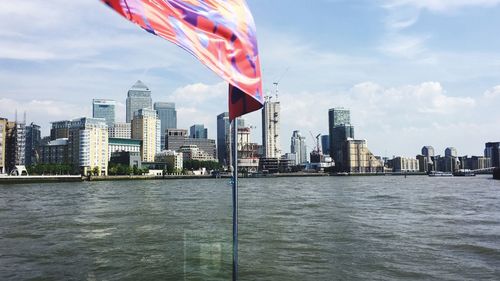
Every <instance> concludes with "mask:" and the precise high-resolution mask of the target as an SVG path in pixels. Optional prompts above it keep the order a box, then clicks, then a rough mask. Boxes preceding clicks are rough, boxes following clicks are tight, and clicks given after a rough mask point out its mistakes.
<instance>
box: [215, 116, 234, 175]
mask: <svg viewBox="0 0 500 281" xmlns="http://www.w3.org/2000/svg"><path fill="white" fill-rule="evenodd" d="M230 130H231V123H230V122H229V113H228V112H223V113H221V114H219V115H217V157H218V158H219V163H221V164H222V165H229V159H230V157H229V143H230Z"/></svg>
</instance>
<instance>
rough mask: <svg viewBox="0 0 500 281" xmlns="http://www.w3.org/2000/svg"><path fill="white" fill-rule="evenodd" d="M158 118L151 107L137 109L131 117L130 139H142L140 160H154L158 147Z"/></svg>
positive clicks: (158, 150) (159, 149)
mask: <svg viewBox="0 0 500 281" xmlns="http://www.w3.org/2000/svg"><path fill="white" fill-rule="evenodd" d="M160 122H161V121H160V119H158V116H157V115H156V111H154V110H153V109H146V108H143V109H139V111H138V112H137V114H136V115H135V116H134V119H132V139H135V140H142V147H141V160H142V161H144V162H154V161H155V155H156V153H157V152H160V151H161V148H160V128H161V124H160Z"/></svg>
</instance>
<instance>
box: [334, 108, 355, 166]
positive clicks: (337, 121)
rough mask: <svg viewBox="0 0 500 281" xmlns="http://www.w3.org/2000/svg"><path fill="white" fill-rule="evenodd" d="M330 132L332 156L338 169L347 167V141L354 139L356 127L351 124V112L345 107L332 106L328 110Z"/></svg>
mask: <svg viewBox="0 0 500 281" xmlns="http://www.w3.org/2000/svg"><path fill="white" fill-rule="evenodd" d="M328 133H329V135H330V156H331V157H332V158H333V160H334V161H335V169H336V170H337V171H345V169H346V168H347V150H346V148H347V146H346V145H347V143H346V141H347V140H348V139H354V127H353V126H351V112H350V111H349V110H348V109H344V108H332V109H330V110H329V111H328Z"/></svg>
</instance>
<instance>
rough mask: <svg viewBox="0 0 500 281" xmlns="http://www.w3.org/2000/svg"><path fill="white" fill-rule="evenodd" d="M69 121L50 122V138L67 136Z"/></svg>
mask: <svg viewBox="0 0 500 281" xmlns="http://www.w3.org/2000/svg"><path fill="white" fill-rule="evenodd" d="M70 123H71V122H70V121H69V120H63V121H56V122H51V124H52V127H51V129H50V139H51V140H56V139H64V138H66V139H67V138H69V126H70Z"/></svg>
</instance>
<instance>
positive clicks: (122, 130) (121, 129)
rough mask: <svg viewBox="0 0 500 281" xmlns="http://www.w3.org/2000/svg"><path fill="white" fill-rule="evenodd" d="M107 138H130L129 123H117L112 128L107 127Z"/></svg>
mask: <svg viewBox="0 0 500 281" xmlns="http://www.w3.org/2000/svg"><path fill="white" fill-rule="evenodd" d="M108 131H109V137H110V138H116V139H130V138H132V128H131V126H130V123H125V122H117V123H115V124H114V125H113V126H111V127H108Z"/></svg>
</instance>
